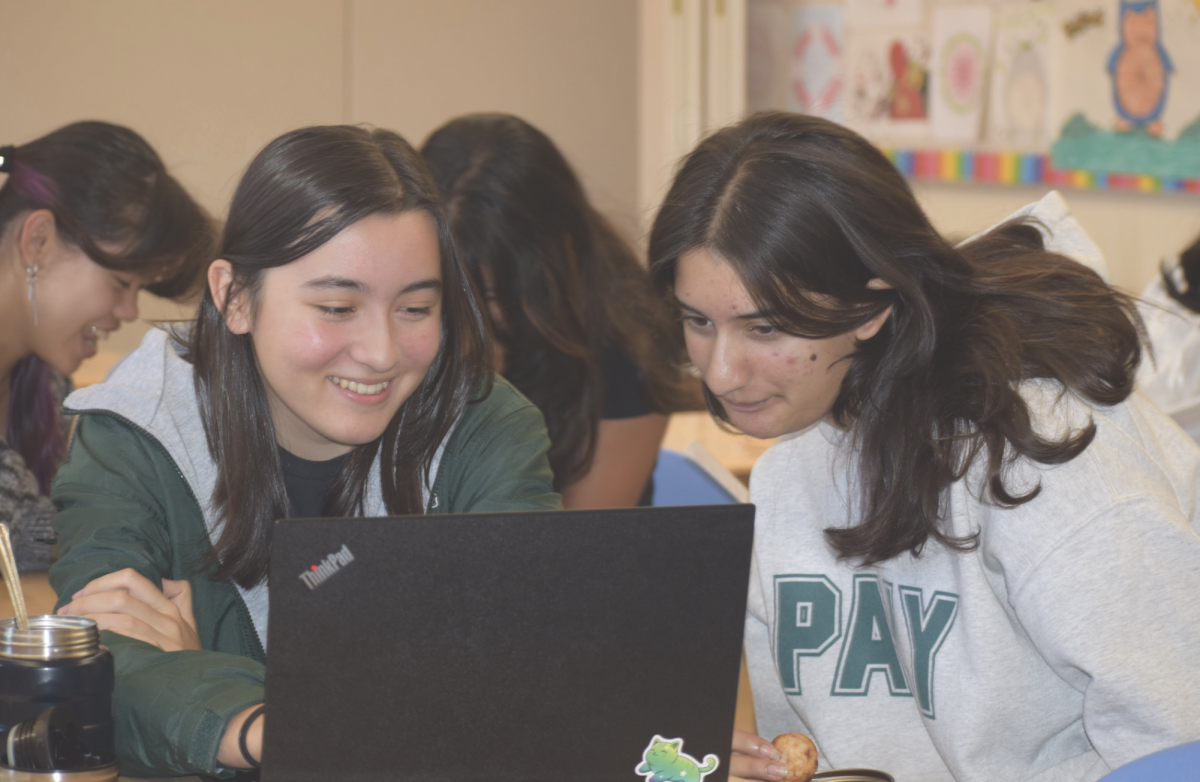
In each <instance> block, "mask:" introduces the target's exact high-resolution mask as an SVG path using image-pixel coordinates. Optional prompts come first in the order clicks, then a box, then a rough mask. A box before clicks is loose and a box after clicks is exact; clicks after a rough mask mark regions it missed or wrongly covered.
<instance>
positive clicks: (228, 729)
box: [50, 126, 560, 776]
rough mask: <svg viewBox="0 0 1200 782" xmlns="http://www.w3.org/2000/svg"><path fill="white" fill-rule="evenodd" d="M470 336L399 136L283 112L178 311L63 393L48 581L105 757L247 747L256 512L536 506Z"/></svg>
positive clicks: (537, 435)
mask: <svg viewBox="0 0 1200 782" xmlns="http://www.w3.org/2000/svg"><path fill="white" fill-rule="evenodd" d="M488 349H489V345H488V341H487V330H486V328H485V326H484V321H483V315H482V313H481V311H480V309H479V305H478V303H477V300H476V297H475V295H474V293H473V292H472V290H471V287H470V283H469V280H468V278H467V274H466V271H465V269H463V267H462V265H461V264H460V262H459V260H458V256H457V254H456V252H455V249H454V244H453V242H452V241H451V238H450V228H449V225H448V223H447V222H446V219H445V217H444V215H443V213H442V209H441V206H440V204H439V202H438V200H437V193H436V189H435V187H434V185H433V182H432V180H431V179H430V177H429V173H428V171H427V170H426V168H425V166H424V164H423V162H422V161H421V158H420V156H419V155H418V154H417V153H416V151H415V150H413V148H412V147H410V146H409V145H408V143H407V142H405V141H404V140H403V139H402V138H401V137H400V136H398V135H396V134H395V133H392V132H390V131H386V130H367V129H364V128H361V127H350V126H331V127H313V128H305V129H301V130H297V131H293V132H290V133H287V134H284V135H283V136H280V137H279V138H277V139H276V140H274V141H272V142H271V143H270V144H268V145H267V147H266V148H265V149H264V150H263V151H262V152H260V153H259V154H258V156H257V157H255V159H254V160H253V162H251V164H250V166H249V168H248V169H247V171H246V173H245V175H244V176H243V177H242V180H241V183H240V184H239V185H238V188H237V191H236V192H235V194H234V197H233V202H232V204H231V206H230V209H229V218H228V220H227V222H226V224H225V232H224V236H223V239H222V243H221V246H220V249H219V259H218V260H216V261H213V262H212V264H211V265H210V266H209V269H208V289H207V291H206V292H205V295H204V299H203V301H202V302H201V304H200V310H199V312H198V313H197V316H196V320H195V323H194V324H193V325H192V326H191V328H190V330H187V331H186V332H184V333H180V332H178V331H177V332H175V333H174V334H171V333H168V332H165V331H159V330H156V331H152V332H150V334H149V335H147V337H146V339H145V340H144V341H143V343H142V346H141V347H140V348H139V349H138V350H137V351H135V352H134V353H133V354H131V355H130V356H129V357H128V358H127V359H126V360H125V361H124V362H123V363H122V364H121V365H120V366H119V367H118V368H117V369H116V370H115V371H114V372H113V373H112V375H111V376H110V377H109V379H108V380H106V381H105V382H104V383H102V384H100V385H97V386H92V387H90V388H85V389H82V390H80V391H77V392H75V393H74V394H72V395H71V397H69V398H68V400H67V407H68V409H73V408H78V409H79V410H80V413H81V415H80V417H79V422H78V424H77V426H76V432H75V439H74V443H73V445H72V448H71V454H70V458H69V460H68V461H67V463H66V464H65V465H63V467H62V469H61V470H60V473H59V477H58V479H57V480H56V481H55V485H54V494H53V497H54V502H55V504H56V505H57V506H58V507H59V508H60V512H59V514H58V516H57V517H56V518H55V522H54V524H55V528H56V529H57V530H58V534H59V559H58V561H57V562H56V563H55V565H54V567H53V568H51V570H50V582H51V584H52V585H53V586H54V588H55V590H56V591H57V593H58V595H59V601H60V603H61V604H62V606H61V608H60V609H59V613H63V614H69V615H74V616H87V617H91V618H93V619H95V620H96V621H97V622H98V623H99V624H100V627H101V629H102V631H103V632H102V634H101V637H102V638H103V639H104V642H105V643H106V644H107V645H108V646H109V648H110V649H111V650H112V652H113V657H114V660H115V664H116V672H117V678H116V689H115V692H114V695H113V711H114V721H115V726H116V741H117V754H118V756H119V758H120V761H121V764H122V773H124V774H129V775H134V776H169V775H177V774H197V773H199V774H217V773H221V774H224V773H225V772H227V771H229V770H230V769H234V768H249V767H252V766H256V765H258V762H259V760H260V758H261V746H262V730H263V723H264V720H265V719H267V716H269V712H268V714H267V716H262V714H263V705H262V701H263V681H264V667H263V664H264V660H265V657H266V653H267V642H268V639H267V590H268V584H267V580H266V577H267V563H268V561H269V557H270V547H271V529H272V524H273V523H274V522H275V521H276V520H278V519H282V518H288V517H318V516H332V517H339V516H355V515H358V516H388V515H401V514H421V513H467V512H491V511H527V510H553V509H556V508H558V507H560V501H559V497H558V495H557V494H555V493H554V491H553V489H552V488H551V482H552V476H551V472H550V466H549V463H548V462H547V459H546V451H547V450H548V449H549V440H548V439H547V437H546V430H545V425H544V424H543V422H542V417H541V415H540V413H538V411H537V409H536V408H534V407H533V406H532V405H531V404H529V402H528V401H527V400H525V399H524V398H522V397H521V396H520V394H518V393H517V392H516V391H515V390H513V388H512V387H511V386H510V385H508V384H507V383H506V382H504V381H503V380H502V379H498V378H495V379H494V378H493V377H492V374H491V372H490V371H488V368H487V351H488ZM287 641H288V639H277V640H274V641H273V643H284V642H287ZM179 650H191V651H189V653H187V654H176V652H177V651H179Z"/></svg>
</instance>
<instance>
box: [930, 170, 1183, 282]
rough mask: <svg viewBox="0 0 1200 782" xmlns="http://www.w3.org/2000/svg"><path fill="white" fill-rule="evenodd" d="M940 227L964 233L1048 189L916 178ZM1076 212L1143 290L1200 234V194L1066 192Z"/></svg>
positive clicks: (1113, 262)
mask: <svg viewBox="0 0 1200 782" xmlns="http://www.w3.org/2000/svg"><path fill="white" fill-rule="evenodd" d="M913 188H914V190H915V191H916V193H917V197H918V198H919V199H920V201H921V204H922V205H923V206H924V207H925V210H926V212H927V213H928V214H929V216H930V219H931V220H933V223H934V225H935V226H936V227H937V228H938V230H939V231H941V232H943V233H946V234H952V235H956V236H958V237H960V238H962V237H966V236H969V235H970V234H972V233H974V232H976V231H978V230H980V229H982V228H986V227H988V226H989V225H991V224H993V223H995V222H997V221H998V220H1000V219H1002V218H1004V217H1005V216H1006V215H1008V214H1010V213H1011V212H1014V211H1016V210H1017V209H1019V208H1020V207H1022V206H1024V205H1025V204H1027V203H1030V202H1031V201H1035V200H1037V199H1038V198H1040V197H1041V196H1042V195H1044V194H1045V192H1046V191H1045V190H1042V189H1038V188H1026V187H977V186H971V185H945V184H935V183H914V185H913ZM1060 192H1061V193H1062V195H1063V197H1064V198H1066V200H1067V203H1068V204H1069V205H1070V206H1071V212H1072V214H1074V215H1075V219H1076V220H1078V221H1079V223H1080V225H1082V226H1083V228H1084V230H1086V231H1087V232H1088V235H1090V236H1091V237H1092V239H1093V240H1094V241H1095V242H1096V244H1097V245H1098V246H1099V247H1100V250H1101V252H1103V253H1104V257H1105V260H1106V261H1107V262H1108V270H1109V274H1110V275H1111V278H1112V283H1113V284H1114V285H1116V286H1117V287H1119V288H1122V289H1124V290H1126V291H1128V292H1130V293H1134V294H1140V293H1141V292H1142V289H1143V288H1145V287H1146V284H1147V283H1149V281H1150V280H1151V278H1153V277H1154V275H1155V274H1157V273H1158V268H1159V264H1160V263H1162V261H1163V260H1165V259H1168V258H1172V257H1174V256H1176V255H1178V253H1179V251H1180V250H1182V249H1183V248H1184V247H1186V246H1187V245H1189V244H1190V243H1191V242H1192V241H1193V240H1194V239H1195V238H1196V237H1197V236H1200V199H1197V198H1196V197H1195V196H1189V195H1182V194H1166V193H1157V194H1156V193H1120V192H1097V191H1089V190H1062V191H1060Z"/></svg>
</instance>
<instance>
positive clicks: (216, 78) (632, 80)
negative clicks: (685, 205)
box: [0, 0, 638, 352]
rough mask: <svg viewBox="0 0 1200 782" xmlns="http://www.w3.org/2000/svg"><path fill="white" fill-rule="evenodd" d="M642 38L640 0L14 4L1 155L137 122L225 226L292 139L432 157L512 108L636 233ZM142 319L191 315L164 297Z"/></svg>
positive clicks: (131, 342) (7, 36) (128, 330)
mask: <svg viewBox="0 0 1200 782" xmlns="http://www.w3.org/2000/svg"><path fill="white" fill-rule="evenodd" d="M636 35H637V16H636V0H604V1H603V2H562V0H503V1H502V2H501V1H500V0H172V2H162V1H161V0H0V107H2V108H0V144H7V143H16V144H19V143H21V142H23V141H26V140H29V139H31V138H34V137H36V136H38V135H40V134H42V133H45V132H47V131H49V130H52V129H54V128H55V127H58V126H60V125H62V124H65V123H67V122H71V121H73V120H77V119H85V118H89V119H104V120H109V121H112V122H118V123H122V124H126V125H129V126H130V127H132V128H134V129H135V130H137V131H138V132H139V133H141V134H142V135H144V136H145V137H146V138H147V140H149V141H150V143H151V144H152V145H154V147H155V148H156V149H157V150H158V151H159V153H160V154H161V155H162V156H163V158H164V160H165V161H166V163H167V165H168V167H169V168H170V170H171V171H172V172H174V173H175V175H176V176H177V177H178V178H179V179H180V180H181V181H182V182H183V183H184V185H185V186H186V187H187V188H188V189H189V190H190V191H191V192H192V193H194V194H195V195H196V197H197V198H198V199H199V200H200V201H201V202H202V203H203V204H204V205H205V206H206V207H207V208H209V209H210V210H211V211H212V212H213V213H214V214H217V215H218V216H220V215H222V214H223V213H224V210H225V208H226V206H227V204H228V202H229V199H230V197H231V195H232V193H233V189H234V187H235V186H236V184H237V180H238V177H239V176H240V174H241V172H242V170H243V169H244V168H245V166H246V164H247V163H248V162H249V161H250V158H251V157H252V156H253V155H254V153H255V152H257V151H258V150H259V149H260V148H261V147H262V146H263V145H264V144H265V143H266V142H267V141H269V140H270V139H272V138H274V137H275V136H277V135H279V134H280V133H283V132H284V131H286V130H289V129H291V128H295V127H299V126H302V125H308V124H317V123H340V122H368V123H371V124H375V125H379V126H383V127H390V128H392V129H394V130H397V131H399V132H400V133H401V134H403V135H404V136H405V137H406V138H408V139H409V141H411V142H413V143H414V144H420V142H421V141H422V140H423V139H424V137H425V136H426V135H427V134H428V133H429V131H431V130H433V129H434V128H436V127H437V126H438V125H440V124H441V123H443V122H445V121H446V120H448V119H450V118H452V117H454V116H457V115H458V114H462V113H466V112H469V111H507V112H512V113H515V114H519V115H521V116H523V117H525V118H526V119H528V120H530V121H531V122H533V123H534V124H536V125H538V126H539V127H541V128H542V129H543V130H544V131H546V132H547V133H548V134H549V135H550V136H551V137H552V138H554V139H555V141H556V142H558V143H559V145H560V146H561V148H562V149H563V151H564V153H565V154H566V155H567V157H568V158H569V159H570V160H571V161H572V162H573V163H574V164H575V166H576V167H577V169H578V170H579V172H580V174H581V177H582V179H583V181H584V184H585V186H586V187H587V188H588V190H589V193H590V194H591V196H592V197H593V199H594V200H595V201H596V203H597V204H598V205H599V206H601V207H602V208H603V209H605V211H607V212H608V213H609V214H610V215H611V216H612V217H613V219H614V220H615V221H616V222H617V224H618V226H620V227H622V228H623V229H625V230H626V231H627V232H629V233H631V234H633V233H635V232H636V231H637V226H638V218H637V214H636V206H635V204H636V193H635V188H636V185H635V181H636V162H635V155H636V132H637V129H636V125H637V123H636V111H637V94H636V89H637V81H636V80H637V62H636V61H637V50H636ZM141 311H142V315H143V318H171V317H181V316H185V315H186V312H187V310H186V309H181V308H179V307H178V306H176V305H172V304H169V303H166V302H162V301H161V300H158V299H155V298H154V297H153V296H149V295H143V299H142V302H141ZM146 328H147V327H146V325H144V324H131V325H126V326H125V327H124V328H122V329H121V330H120V331H118V332H116V333H115V334H113V335H112V336H111V337H110V338H109V341H108V343H107V345H106V346H105V347H106V348H107V349H108V350H113V351H119V352H124V351H127V350H129V349H130V348H132V347H134V346H136V344H137V342H138V341H139V340H140V339H141V335H142V334H143V333H144V331H145V329H146Z"/></svg>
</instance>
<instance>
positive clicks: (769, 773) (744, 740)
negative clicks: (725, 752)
mask: <svg viewBox="0 0 1200 782" xmlns="http://www.w3.org/2000/svg"><path fill="white" fill-rule="evenodd" d="M781 757H782V756H781V755H780V754H779V750H777V749H775V746H774V745H773V744H772V743H771V742H769V741H767V740H766V739H764V738H763V737H762V736H756V735H754V734H753V733H747V732H746V731H744V730H737V729H735V730H734V731H733V755H732V756H731V757H730V758H729V773H730V774H731V775H733V776H735V777H741V778H742V779H760V780H763V781H764V782H778V780H780V779H783V778H784V777H785V776H787V769H786V768H784V767H783V764H782V763H780V762H779V760H780V758H781Z"/></svg>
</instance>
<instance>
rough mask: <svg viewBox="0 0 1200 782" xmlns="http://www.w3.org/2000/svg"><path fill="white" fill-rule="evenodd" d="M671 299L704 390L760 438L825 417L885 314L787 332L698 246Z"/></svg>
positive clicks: (680, 268)
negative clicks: (820, 334) (803, 333)
mask: <svg viewBox="0 0 1200 782" xmlns="http://www.w3.org/2000/svg"><path fill="white" fill-rule="evenodd" d="M675 297H676V299H677V300H678V305H679V309H680V315H681V317H682V319H683V334H684V340H685V342H686V343H687V350H688V356H689V357H690V358H691V360H692V363H693V364H695V366H696V368H697V369H698V370H699V371H700V376H701V379H702V380H703V381H704V384H705V386H707V387H708V390H709V391H710V392H711V393H712V394H713V395H714V396H716V398H717V399H718V400H719V401H720V403H721V406H722V408H723V409H724V410H725V414H726V416H728V418H729V422H730V423H732V424H733V425H734V426H736V427H737V428H738V429H740V430H742V431H743V432H745V433H746V434H749V435H752V436H754V437H762V438H769V437H779V436H781V435H785V434H789V433H791V432H798V431H800V430H801V429H804V428H806V427H808V426H811V425H812V424H814V423H816V422H817V421H819V420H821V419H822V418H824V417H825V415H826V414H828V412H829V410H830V408H832V407H833V403H834V400H836V399H837V395H838V392H839V391H840V390H841V387H842V380H843V379H844V378H845V376H846V370H847V369H848V368H849V366H850V360H849V357H850V356H851V355H852V354H853V353H854V351H855V350H856V348H857V343H858V341H859V340H866V339H870V338H871V337H872V336H874V335H875V334H876V333H877V332H878V331H879V329H880V328H881V327H882V326H883V323H884V321H885V320H886V318H887V315H888V313H889V312H890V310H888V311H885V312H883V313H881V315H880V316H878V317H877V318H875V319H873V320H872V321H870V322H869V323H867V324H866V325H864V326H861V327H859V328H857V329H854V330H852V331H849V332H847V333H845V334H839V335H838V336H836V337H829V338H826V339H805V338H804V337H797V336H794V335H791V334H786V333H784V332H782V331H780V330H779V329H777V328H776V327H775V326H773V325H772V324H771V323H770V321H768V320H767V318H766V316H765V314H764V313H762V312H760V311H759V308H758V305H757V304H755V302H754V299H753V298H751V296H750V293H749V292H748V291H747V290H746V287H745V285H743V283H742V280H741V278H740V277H739V276H738V274H737V271H736V270H735V269H734V267H733V266H731V265H730V264H729V263H728V262H727V261H725V259H724V258H722V257H721V256H719V255H717V254H715V253H713V252H711V251H710V250H708V249H705V248H699V249H695V250H690V251H688V252H686V253H684V254H683V255H682V256H681V257H680V259H679V262H678V264H677V266H676V269H675Z"/></svg>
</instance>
